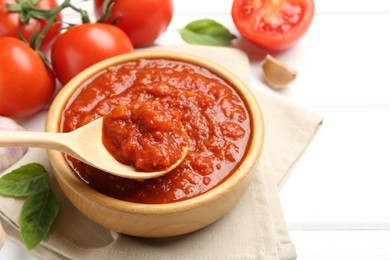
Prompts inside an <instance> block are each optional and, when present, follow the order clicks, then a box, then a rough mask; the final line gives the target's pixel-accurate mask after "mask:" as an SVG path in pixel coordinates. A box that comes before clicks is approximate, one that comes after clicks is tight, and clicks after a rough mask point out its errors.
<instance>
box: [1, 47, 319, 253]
mask: <svg viewBox="0 0 390 260" xmlns="http://www.w3.org/2000/svg"><path fill="white" fill-rule="evenodd" d="M163 49H167V47H164V48H163ZM169 49H171V50H175V51H181V52H188V53H192V54H195V55H198V56H202V57H205V58H206V59H210V60H213V61H215V62H217V63H220V64H221V65H223V66H225V67H227V68H229V69H230V70H231V71H233V72H234V73H235V74H236V75H238V76H239V77H241V78H242V79H243V80H245V81H247V82H249V75H250V74H249V73H250V71H249V68H250V67H249V61H248V58H247V56H246V55H245V54H244V53H243V52H241V51H239V50H236V49H231V48H221V47H203V46H202V47H200V46H191V45H190V46H189V45H185V46H172V47H170V48H169ZM256 96H257V97H258V100H259V103H260V106H261V108H262V110H263V114H264V119H265V131H266V134H265V144H264V150H263V153H262V156H261V160H260V164H259V166H258V168H257V169H256V173H255V176H254V179H253V182H252V183H251V185H250V187H249V189H248V190H247V192H246V193H245V194H244V196H243V197H242V199H241V200H240V201H239V203H238V204H237V205H236V206H235V207H234V208H233V209H232V210H231V211H230V212H229V213H228V214H226V215H225V216H224V217H223V218H221V219H220V220H218V221H217V222H215V223H213V224H211V225H210V226H208V227H206V228H203V229H201V230H199V231H196V232H193V233H191V234H187V235H182V236H178V237H172V238H161V239H145V238H136V237H130V236H124V235H120V234H117V233H115V232H112V231H110V230H107V229H104V228H102V227H100V226H98V225H96V224H95V223H93V222H91V221H90V220H88V219H87V218H85V217H84V216H83V215H82V214H81V213H79V212H78V211H77V210H76V209H75V208H74V207H73V206H72V205H71V204H70V203H69V201H68V200H67V199H66V198H65V197H64V195H63V194H62V192H61V191H60V190H59V188H58V186H57V184H56V182H55V180H51V182H52V187H53V188H54V189H55V190H56V193H57V194H58V195H59V196H60V198H61V209H60V212H59V215H58V218H57V220H56V221H55V223H54V225H53V227H52V229H51V232H50V234H49V235H48V237H47V238H46V239H45V241H44V242H42V243H41V244H40V245H39V246H38V247H37V248H36V249H35V250H34V251H33V252H34V253H36V254H37V255H39V256H41V257H43V258H44V259H94V260H95V259H112V260H114V259H124V258H129V259H210V260H211V259H266V260H270V259H286V260H289V259H295V258H296V250H295V247H294V245H293V243H292V242H291V240H290V236H289V231H288V227H287V225H286V222H285V219H284V216H283V212H282V207H281V204H280V201H279V197H278V189H279V187H280V186H281V184H282V183H283V182H284V181H285V180H286V179H287V177H288V176H289V174H290V171H291V168H292V166H293V165H294V164H295V163H296V161H297V160H298V158H299V157H300V155H301V154H302V152H303V151H304V150H305V148H306V147H307V145H308V144H309V143H310V141H311V139H312V138H313V136H314V135H315V133H316V130H317V129H318V127H319V125H320V124H321V122H322V118H321V117H320V116H317V115H314V114H312V113H309V112H307V111H305V110H303V109H300V108H298V107H296V106H293V105H291V104H287V103H285V102H284V101H281V100H279V99H276V98H274V97H270V96H268V95H265V94H262V93H256ZM33 161H35V162H39V163H42V164H43V165H45V166H46V167H47V169H49V170H50V171H51V168H50V164H49V162H48V159H47V156H46V152H45V151H44V150H41V149H30V151H29V152H28V153H27V155H26V156H25V157H23V158H22V160H21V161H19V162H18V163H17V165H14V166H13V167H12V168H16V167H18V166H20V165H23V164H25V163H27V162H33ZM21 203H22V200H19V199H14V198H6V197H0V220H1V222H2V223H3V226H4V228H5V230H6V232H7V234H8V236H10V237H12V238H14V239H16V240H18V241H20V240H21V238H20V235H19V233H18V225H17V219H18V216H19V212H20V206H21ZM107 217H109V216H107Z"/></svg>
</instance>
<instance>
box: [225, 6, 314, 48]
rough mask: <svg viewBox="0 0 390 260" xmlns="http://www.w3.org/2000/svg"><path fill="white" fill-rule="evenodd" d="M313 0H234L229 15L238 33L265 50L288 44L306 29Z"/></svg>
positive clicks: (287, 46) (310, 18) (288, 45)
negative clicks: (230, 14)
mask: <svg viewBox="0 0 390 260" xmlns="http://www.w3.org/2000/svg"><path fill="white" fill-rule="evenodd" d="M313 16H314V2H313V0H278V1H274V0H253V1H248V0H234V2H233V7H232V18H233V21H234V24H235V25H236V27H237V29H238V31H239V32H240V34H241V35H242V36H243V37H244V38H246V39H247V40H249V41H251V42H252V43H254V44H256V45H258V46H259V47H262V48H265V49H269V50H283V49H287V48H289V47H291V46H292V45H293V44H294V43H295V42H296V41H297V40H299V39H300V38H301V37H302V36H303V35H304V34H305V32H306V31H307V30H308V29H309V26H310V24H311V21H312V19H313Z"/></svg>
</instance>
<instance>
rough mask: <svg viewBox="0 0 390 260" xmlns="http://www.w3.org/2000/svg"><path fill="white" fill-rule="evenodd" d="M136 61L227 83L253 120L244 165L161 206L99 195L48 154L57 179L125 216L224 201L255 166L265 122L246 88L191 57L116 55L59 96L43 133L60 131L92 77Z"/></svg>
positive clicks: (169, 53) (63, 162)
mask: <svg viewBox="0 0 390 260" xmlns="http://www.w3.org/2000/svg"><path fill="white" fill-rule="evenodd" d="M135 59H172V60H178V61H183V62H188V63H191V64H194V65H197V66H200V67H204V68H206V69H208V70H210V71H211V72H212V73H214V74H216V75H218V76H219V77H221V78H222V79H223V80H224V81H225V82H227V84H229V85H230V86H231V87H233V88H234V89H235V90H236V91H237V93H238V94H239V95H240V96H241V98H242V99H243V100H244V102H245V104H246V106H247V110H248V113H249V116H250V117H251V120H252V122H251V132H252V134H251V137H250V139H249V141H248V145H249V146H248V147H247V151H246V154H245V157H244V159H243V161H241V163H240V165H239V166H238V167H237V168H236V170H235V172H234V173H233V174H231V175H230V176H229V177H228V178H227V179H226V180H224V181H223V182H221V183H220V184H219V185H217V186H215V187H214V188H212V189H210V190H208V191H207V192H205V193H203V194H200V195H198V196H195V197H192V198H189V199H185V200H182V201H178V202H171V203H164V204H143V203H135V202H128V201H123V200H120V199H116V198H113V197H110V196H108V195H105V194H103V193H100V192H98V191H96V190H94V189H93V188H92V187H90V186H88V185H87V184H85V183H84V182H83V181H82V180H81V179H80V178H78V177H77V176H76V175H75V174H74V172H73V171H72V170H71V169H70V167H69V165H68V163H66V160H65V158H64V156H63V154H62V153H61V152H58V151H53V150H49V151H48V155H49V160H50V162H51V164H52V166H53V171H54V172H55V177H56V179H57V178H60V179H61V181H62V182H65V183H66V185H67V186H68V187H69V188H71V189H72V192H73V193H75V194H77V195H79V196H86V197H87V198H88V199H89V200H90V201H91V202H93V203H98V204H100V205H102V206H104V207H108V208H112V209H115V210H119V211H121V212H124V213H136V214H144V215H148V214H153V215H155V214H170V213H177V212H182V211H187V210H190V209H193V208H198V207H201V206H204V205H205V204H208V203H210V202H212V201H215V200H217V199H219V198H221V197H223V196H224V195H225V194H226V193H228V192H230V191H231V190H232V189H233V188H234V186H236V185H237V184H239V183H240V182H241V181H242V180H243V179H244V178H245V177H247V176H248V175H249V173H250V172H251V171H253V170H254V168H255V166H256V165H257V162H258V160H259V157H260V154H261V151H262V147H263V144H264V121H263V115H262V112H261V110H260V106H259V104H258V102H257V99H256V98H255V96H254V95H253V93H252V91H251V90H250V89H249V87H248V86H247V85H246V84H245V83H244V82H243V81H242V80H241V79H239V78H238V77H237V76H236V75H234V74H233V73H232V72H231V71H229V70H228V69H226V68H225V67H223V66H222V65H219V64H217V63H215V62H213V61H210V60H207V59H204V58H201V57H198V56H194V55H191V54H187V53H181V52H175V51H165V50H147V51H145V50H142V51H136V52H132V53H127V54H123V55H119V56H116V57H113V58H109V59H106V60H104V61H101V62H99V63H96V64H95V65H93V66H91V67H89V68H87V69H85V70H84V71H82V72H80V73H79V74H78V75H77V76H75V77H74V78H73V79H71V80H70V81H69V82H68V83H67V84H66V85H65V86H63V88H62V89H61V90H60V91H59V92H58V94H57V95H56V97H55V99H54V100H53V102H52V104H51V106H50V108H49V111H48V115H47V118H46V125H45V130H46V131H47V132H58V131H59V122H60V119H61V115H62V111H63V110H64V108H65V106H66V104H67V102H68V101H69V99H70V98H71V96H72V95H73V93H74V91H76V90H77V88H78V87H79V86H80V85H82V84H83V83H84V82H86V81H88V80H90V79H91V77H93V76H94V75H96V74H97V73H99V72H101V71H103V70H105V69H107V68H108V67H112V66H116V65H120V64H124V63H126V62H129V61H131V60H135ZM255 130H256V131H255ZM57 171H58V172H60V173H58V172H57ZM61 188H62V187H61Z"/></svg>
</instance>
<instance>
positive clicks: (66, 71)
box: [51, 23, 133, 84]
mask: <svg viewBox="0 0 390 260" xmlns="http://www.w3.org/2000/svg"><path fill="white" fill-rule="evenodd" d="M132 51H133V45H132V43H131V41H130V39H129V38H128V37H127V35H126V34H125V33H124V32H123V31H122V30H121V29H119V28H118V27H115V26H113V25H110V24H101V23H94V24H93V23H87V24H81V25H76V26H73V27H71V28H70V29H68V30H67V31H66V32H65V33H63V34H61V35H60V36H59V37H58V38H57V39H56V41H55V42H54V44H53V48H52V51H51V63H52V66H53V70H54V72H55V74H56V76H57V78H58V79H59V81H60V82H61V83H62V84H66V83H67V82H68V81H69V80H70V79H72V78H73V77H74V76H76V75H77V74H78V73H79V72H81V71H82V70H84V69H86V68H88V67H89V66H91V65H93V64H95V63H97V62H99V61H102V60H104V59H107V58H111V57H113V56H117V55H120V54H124V53H129V52H132Z"/></svg>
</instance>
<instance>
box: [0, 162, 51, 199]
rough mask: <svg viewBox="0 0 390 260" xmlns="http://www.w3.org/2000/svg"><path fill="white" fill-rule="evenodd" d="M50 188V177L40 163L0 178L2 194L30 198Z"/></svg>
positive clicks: (0, 191) (26, 166) (23, 167)
mask: <svg viewBox="0 0 390 260" xmlns="http://www.w3.org/2000/svg"><path fill="white" fill-rule="evenodd" d="M48 188H49V176H48V174H47V172H46V170H45V168H44V167H43V166H42V165H40V164H38V163H30V164H26V165H24V166H21V167H20V168H18V169H15V170H13V171H12V172H10V173H8V174H6V175H4V176H3V177H1V178H0V194H3V195H6V196H15V197H19V196H29V195H32V194H34V193H37V192H41V191H43V190H47V189H48Z"/></svg>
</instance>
